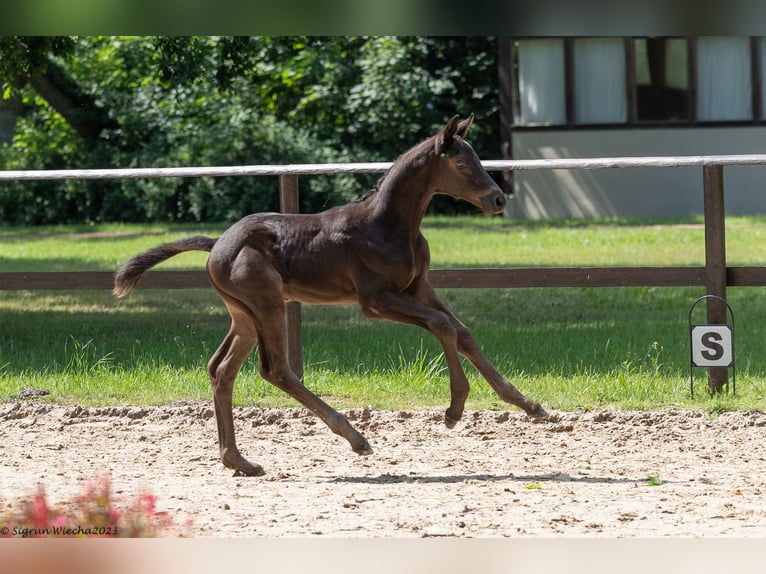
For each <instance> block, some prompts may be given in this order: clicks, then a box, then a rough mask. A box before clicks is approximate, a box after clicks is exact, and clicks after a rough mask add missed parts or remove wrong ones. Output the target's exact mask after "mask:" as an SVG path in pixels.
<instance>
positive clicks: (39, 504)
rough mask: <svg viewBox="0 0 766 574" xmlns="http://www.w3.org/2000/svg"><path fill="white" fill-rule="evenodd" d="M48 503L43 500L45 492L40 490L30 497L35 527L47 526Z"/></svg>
mask: <svg viewBox="0 0 766 574" xmlns="http://www.w3.org/2000/svg"><path fill="white" fill-rule="evenodd" d="M48 515H49V510H48V503H47V502H46V500H45V494H43V493H42V492H41V493H39V494H35V495H34V496H33V497H32V520H33V521H34V524H35V528H46V527H47V526H48Z"/></svg>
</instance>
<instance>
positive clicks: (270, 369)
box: [207, 234, 372, 476]
mask: <svg viewBox="0 0 766 574" xmlns="http://www.w3.org/2000/svg"><path fill="white" fill-rule="evenodd" d="M251 237H252V236H251ZM207 272H208V277H209V279H210V282H211V284H212V285H213V287H214V288H215V289H216V291H217V292H218V293H219V295H220V296H221V298H222V299H223V302H224V304H225V305H226V308H227V309H228V311H229V314H230V315H231V326H230V328H229V332H228V334H227V335H226V337H225V338H224V340H223V342H222V343H221V345H220V347H219V348H218V350H217V351H216V352H215V354H214V355H213V357H212V358H211V359H210V361H209V363H208V374H209V376H210V384H211V387H212V390H213V399H214V404H215V415H216V422H217V424H218V443H219V447H220V452H221V461H222V462H223V464H224V465H225V466H227V467H228V468H231V469H233V470H234V471H235V473H236V474H241V475H248V476H258V475H262V474H264V471H263V468H262V467H261V466H260V465H257V464H252V463H250V462H248V461H247V460H246V459H245V458H244V457H243V456H242V455H241V454H240V452H239V450H238V448H237V445H236V439H235V431H234V419H233V413H232V389H233V386H234V381H235V378H236V376H237V373H238V372H239V369H240V367H241V366H242V364H243V363H244V361H245V359H247V357H248V356H249V355H250V353H251V352H252V351H253V349H254V347H255V346H256V344H257V345H258V354H259V359H260V373H261V376H262V377H263V378H264V379H265V380H267V381H268V382H269V383H271V384H273V385H274V386H275V387H277V388H279V389H281V390H282V391H284V392H285V393H287V394H288V395H290V396H291V397H293V398H294V399H295V400H297V401H298V402H299V403H301V404H302V405H304V406H305V407H306V408H307V409H309V410H310V411H311V412H312V413H314V414H315V415H316V416H318V417H319V418H320V419H321V420H322V421H324V423H325V424H326V425H327V426H328V427H329V428H330V429H331V430H332V431H333V432H334V433H336V434H338V435H340V436H342V437H343V438H345V439H346V440H347V441H348V442H349V444H350V445H351V448H352V449H353V451H354V452H356V453H358V454H362V455H367V454H371V453H372V448H371V447H370V445H369V443H368V442H367V440H366V439H365V438H364V437H363V436H362V435H361V434H360V433H359V432H358V431H357V430H356V429H355V428H354V427H353V426H352V425H351V423H350V422H349V421H348V419H347V418H346V417H344V416H343V415H342V414H340V413H339V412H337V411H336V410H335V409H333V408H332V407H330V406H329V405H328V404H327V403H325V402H324V401H323V400H322V399H320V398H319V397H317V396H316V395H315V394H314V393H312V392H311V391H310V390H308V389H307V388H306V387H305V386H304V384H303V383H302V382H301V380H300V379H299V378H298V376H297V375H296V374H295V373H294V372H293V371H292V369H291V368H290V365H289V363H288V359H287V348H286V347H287V346H286V328H285V299H284V293H283V281H282V277H281V276H280V274H279V272H278V271H277V270H276V269H275V267H274V265H273V262H272V261H271V259H270V257H268V256H267V255H264V254H263V253H261V252H260V251H259V250H257V249H255V248H253V247H252V246H250V245H247V244H242V243H241V242H239V241H233V240H229V237H228V236H227V235H226V234H224V235H223V236H222V237H221V238H220V239H219V240H218V242H217V243H216V245H215V247H214V248H213V250H212V252H211V254H210V259H209V260H208V265H207Z"/></svg>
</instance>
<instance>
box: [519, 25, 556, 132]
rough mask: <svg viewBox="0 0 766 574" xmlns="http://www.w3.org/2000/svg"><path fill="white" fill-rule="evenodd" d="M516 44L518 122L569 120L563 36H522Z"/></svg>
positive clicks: (547, 122)
mask: <svg viewBox="0 0 766 574" xmlns="http://www.w3.org/2000/svg"><path fill="white" fill-rule="evenodd" d="M515 48H516V49H515V52H516V68H517V73H516V78H517V82H516V88H517V101H518V106H517V112H516V117H515V121H516V123H518V124H524V125H562V124H566V122H567V117H566V98H565V88H564V77H565V71H564V41H563V40H562V39H560V38H559V39H556V38H554V39H540V40H537V39H535V40H520V41H518V42H516V44H515Z"/></svg>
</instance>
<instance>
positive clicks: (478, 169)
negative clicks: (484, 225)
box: [432, 114, 505, 215]
mask: <svg viewBox="0 0 766 574" xmlns="http://www.w3.org/2000/svg"><path fill="white" fill-rule="evenodd" d="M472 123H473V114H471V115H470V116H468V117H467V118H466V119H464V120H463V121H459V118H458V116H454V117H453V118H452V119H450V120H449V121H448V122H447V125H446V126H444V129H442V130H441V131H440V132H439V133H438V134H436V136H434V142H435V146H436V155H437V164H436V169H435V170H434V175H433V180H432V181H433V183H434V185H435V188H436V193H441V194H444V195H451V196H452V197H456V198H458V199H463V200H465V201H467V202H469V203H471V204H473V205H475V206H477V207H480V208H481V209H482V211H483V212H484V213H485V214H488V215H489V214H494V213H500V212H501V211H503V208H504V207H505V195H504V194H503V192H502V190H501V189H500V188H499V187H498V185H497V184H496V183H495V182H494V180H493V179H492V178H491V177H490V176H489V174H488V173H487V172H486V171H485V170H484V168H483V167H482V165H481V162H480V161H479V156H477V155H476V152H475V151H474V150H473V148H472V147H471V146H470V144H468V142H466V141H465V140H464V139H463V138H464V137H465V133H466V132H467V131H468V128H469V127H471V124H472Z"/></svg>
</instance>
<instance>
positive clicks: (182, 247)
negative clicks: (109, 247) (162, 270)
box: [112, 235, 217, 297]
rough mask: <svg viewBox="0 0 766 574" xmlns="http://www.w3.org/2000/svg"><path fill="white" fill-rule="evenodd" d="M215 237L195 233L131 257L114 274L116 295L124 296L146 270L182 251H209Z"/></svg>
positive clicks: (113, 291)
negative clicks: (192, 235)
mask: <svg viewBox="0 0 766 574" xmlns="http://www.w3.org/2000/svg"><path fill="white" fill-rule="evenodd" d="M216 241H217V239H211V238H210V237H204V236H202V235H197V236H195V237H187V238H186V239H179V240H178V241H171V242H170V243H163V244H162V245H158V246H157V247H153V248H151V249H149V250H147V251H144V252H142V253H139V254H138V255H134V256H133V257H131V258H130V259H129V260H128V262H127V263H125V265H123V266H122V267H120V268H119V269H118V270H117V272H116V273H115V274H114V289H113V290H112V293H114V294H115V295H117V297H125V295H128V294H129V293H130V292H131V291H133V289H135V288H136V284H137V283H138V280H139V279H140V278H141V275H143V274H144V273H145V272H146V271H148V270H149V269H151V268H152V267H154V266H155V265H157V264H158V263H162V262H163V261H165V260H166V259H170V258H171V257H173V256H174V255H178V254H179V253H183V252H184V251H210V250H211V249H212V248H213V245H215V242H216Z"/></svg>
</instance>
